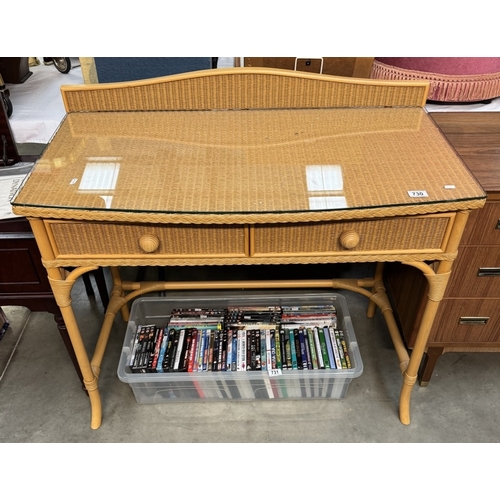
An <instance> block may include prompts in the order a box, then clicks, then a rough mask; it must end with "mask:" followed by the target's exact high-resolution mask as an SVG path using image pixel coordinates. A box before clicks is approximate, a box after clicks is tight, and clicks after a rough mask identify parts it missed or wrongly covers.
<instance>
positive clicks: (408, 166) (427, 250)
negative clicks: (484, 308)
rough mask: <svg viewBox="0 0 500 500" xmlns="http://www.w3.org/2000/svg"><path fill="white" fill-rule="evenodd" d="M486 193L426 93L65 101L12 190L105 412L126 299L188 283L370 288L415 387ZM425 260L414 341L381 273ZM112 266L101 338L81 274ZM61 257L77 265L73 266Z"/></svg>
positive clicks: (405, 400)
mask: <svg viewBox="0 0 500 500" xmlns="http://www.w3.org/2000/svg"><path fill="white" fill-rule="evenodd" d="M484 202H485V193H484V192H483V190H482V189H481V187H480V186H479V185H478V184H477V182H476V181H475V179H474V178H473V177H472V176H471V175H470V173H469V171H468V170H467V168H466V167H465V166H464V164H463V163H462V161H461V160H460V159H459V157H458V156H457V155H456V153H455V152H454V150H453V149H452V148H451V147H450V146H449V144H448V142H447V141H446V139H445V138H444V137H443V136H442V134H441V132H440V130H439V129H438V128H437V126H436V125H435V123H434V122H433V121H432V119H431V118H430V117H429V116H428V115H427V113H426V112H425V110H423V109H422V108H383V107H379V108H337V109H328V108H325V109H314V110H313V109H281V110H276V109H275V110H265V109H264V110H219V111H188V112H187V111H169V112H162V111H153V112H148V111H143V112H114V111H113V112H106V113H99V112H86V113H69V114H68V115H67V116H66V118H65V120H64V121H63V123H62V125H61V127H60V128H59V130H58V132H57V134H56V135H55V137H54V139H53V140H52V142H51V143H50V145H49V146H48V147H47V149H46V150H45V153H44V155H43V156H42V158H41V159H40V160H39V161H38V163H37V164H36V166H35V168H34V169H33V171H32V173H31V175H30V177H29V178H28V179H27V182H26V183H25V184H24V186H23V187H22V189H21V190H20V192H19V193H18V195H17V196H16V198H15V199H14V201H13V205H14V207H13V209H14V212H15V213H16V214H18V215H24V216H26V217H28V218H29V220H30V223H31V226H32V229H33V233H34V234H35V237H36V240H37V243H38V245H39V248H40V251H41V254H42V258H43V263H44V265H45V267H46V268H47V270H48V275H49V279H50V282H51V286H52V288H53V291H54V295H55V297H56V299H57V301H58V304H59V306H60V308H61V311H62V314H63V318H64V321H65V323H66V325H67V328H68V332H69V334H70V338H71V342H72V343H73V346H74V349H75V352H76V355H77V358H78V362H79V364H80V367H81V371H82V374H83V377H84V381H85V385H86V387H87V390H88V393H89V396H90V402H91V427H92V428H93V429H96V428H98V427H99V426H100V425H101V399H100V393H99V388H98V379H99V371H100V366H101V363H102V360H103V356H104V350H105V346H106V343H107V340H108V337H109V333H110V330H111V327H112V324H113V321H114V318H115V316H116V314H117V313H118V312H119V311H121V312H122V314H123V315H124V319H127V317H128V316H127V315H128V308H127V303H128V301H129V300H131V299H132V298H134V297H137V296H139V295H142V294H144V293H148V292H153V291H159V290H168V289H180V288H192V289H200V288H262V287H266V288H279V287H281V288H288V287H295V288H299V287H307V288H310V287H330V288H341V289H349V290H354V291H357V292H359V293H362V294H364V295H365V296H367V297H369V298H370V307H369V311H368V313H369V314H370V315H373V314H374V312H375V307H376V306H379V307H380V308H381V310H382V312H383V314H384V316H385V319H386V321H387V324H388V327H389V331H390V334H391V337H392V339H393V341H394V345H395V350H396V352H397V355H398V358H399V361H400V366H401V372H402V374H403V384H402V390H401V395H400V410H399V411H400V420H401V422H403V423H404V424H408V423H409V422H410V395H411V390H412V387H413V385H414V383H415V381H416V377H417V370H418V367H419V364H420V361H421V358H422V355H423V352H424V348H425V345H426V341H427V336H428V332H429V329H430V327H431V325H432V322H433V318H434V316H435V314H436V311H437V308H438V305H439V302H440V300H441V297H442V294H443V290H444V288H445V286H446V283H447V280H448V275H449V272H450V269H451V266H452V262H453V260H454V259H455V258H456V254H457V248H458V244H459V242H460V238H461V235H462V232H463V229H464V226H465V223H466V222H467V218H468V214H469V212H470V210H472V209H476V208H480V207H481V206H483V205H484ZM389 261H398V262H404V263H406V264H409V265H412V266H415V267H416V268H418V269H420V270H421V271H422V272H423V273H424V274H425V276H426V278H427V279H428V281H429V284H430V292H429V297H428V300H427V305H426V307H425V313H424V316H423V320H422V322H421V325H420V329H419V333H418V338H417V340H416V342H415V346H414V348H413V351H412V353H411V356H410V357H409V356H408V353H407V351H406V349H405V348H404V345H403V343H402V340H401V336H400V334H399V331H398V329H397V326H396V324H395V321H394V317H393V314H392V310H391V307H390V304H389V301H388V299H387V296H386V294H385V289H384V284H383V281H382V265H383V263H384V262H389ZM338 262H351V263H355V262H377V263H379V265H378V266H377V270H376V273H375V276H374V277H373V279H372V278H370V279H360V280H357V279H322V280H316V279H314V280H284V281H263V282H262V281H229V282H194V283H193V282H190V283H185V282H149V283H130V282H123V281H122V280H121V278H120V272H119V267H120V266H199V265H203V266H205V265H230V264H252V265H254V264H255V265H257V264H281V265H283V264H309V263H338ZM97 266H110V267H111V270H112V274H113V279H114V288H113V291H112V294H111V301H110V305H109V307H108V309H107V313H106V315H105V318H104V322H103V326H102V329H101V332H100V336H99V340H98V342H97V345H96V348H95V352H94V353H93V355H92V356H91V357H90V356H89V355H88V353H87V350H86V349H85V347H84V343H83V340H82V335H81V332H80V330H79V328H78V323H77V319H76V318H75V315H74V313H73V310H72V306H71V295H70V294H71V288H72V286H73V283H74V282H75V279H76V278H77V277H78V276H80V275H81V274H83V273H85V272H88V271H89V270H92V269H95V268H96V267H97ZM62 267H75V268H76V269H75V270H74V271H73V272H71V273H70V274H69V275H66V274H65V273H63V272H62V271H61V269H62Z"/></svg>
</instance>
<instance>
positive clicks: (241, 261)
mask: <svg viewBox="0 0 500 500" xmlns="http://www.w3.org/2000/svg"><path fill="white" fill-rule="evenodd" d="M456 257H457V253H438V252H435V253H434V252H432V253H424V254H420V253H408V254H404V253H403V254H384V253H380V254H378V253H377V254H373V255H371V254H365V255H351V254H349V253H347V252H346V253H344V254H341V255H340V254H339V255H333V256H312V257H283V256H280V257H254V258H253V257H247V258H241V257H236V258H208V259H200V258H191V259H187V258H183V259H169V258H163V259H162V258H154V257H153V258H144V259H139V258H133V259H127V258H119V259H113V258H105V257H103V258H101V259H99V258H92V259H87V258H85V259H84V258H81V257H80V258H78V257H75V258H64V259H56V260H50V261H47V260H45V261H43V265H44V266H45V267H46V268H57V267H64V266H102V267H106V266H116V267H119V266H133V267H134V266H231V265H258V264H262V265H264V264H283V265H286V264H335V263H349V262H351V263H361V262H416V261H417V262H424V261H428V260H443V261H453V260H455V259H456Z"/></svg>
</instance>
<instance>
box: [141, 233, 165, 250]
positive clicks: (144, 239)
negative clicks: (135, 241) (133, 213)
mask: <svg viewBox="0 0 500 500" xmlns="http://www.w3.org/2000/svg"><path fill="white" fill-rule="evenodd" d="M139 246H140V247H141V250H143V251H144V252H146V253H151V252H155V251H156V250H158V247H159V246H160V240H159V239H158V237H157V236H155V235H154V234H143V235H142V236H141V237H140V238H139Z"/></svg>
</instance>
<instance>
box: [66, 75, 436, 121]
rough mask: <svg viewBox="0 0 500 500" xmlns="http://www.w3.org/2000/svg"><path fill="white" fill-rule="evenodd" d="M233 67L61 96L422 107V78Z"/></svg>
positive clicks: (237, 104)
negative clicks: (348, 76) (381, 79)
mask: <svg viewBox="0 0 500 500" xmlns="http://www.w3.org/2000/svg"><path fill="white" fill-rule="evenodd" d="M234 71H237V70H233V71H231V72H227V71H219V72H218V71H214V70H212V71H210V72H200V73H199V75H198V74H195V73H191V74H189V75H187V76H186V75H182V76H176V77H171V78H159V79H151V80H143V81H139V82H128V83H127V84H122V85H106V84H101V85H88V86H85V87H83V86H81V87H79V88H78V87H76V86H73V87H64V88H63V96H64V100H65V104H66V109H67V111H68V112H72V111H155V110H214V109H274V108H323V107H338V106H341V107H346V106H347V107H360V106H422V105H423V104H424V103H425V97H426V95H427V87H426V84H425V83H421V84H420V85H419V84H416V82H411V83H410V84H406V85H405V84H404V82H396V83H395V82H376V81H373V80H371V81H370V80H368V79H366V80H365V81H363V80H362V79H360V80H355V79H354V80H349V79H341V78H334V77H328V76H325V75H321V76H320V75H308V74H302V73H297V72H287V71H283V72H282V73H281V74H273V73H272V72H268V73H265V72H264V73H262V72H260V73H259V72H251V71H249V70H248V69H246V70H245V69H242V70H240V71H241V72H236V73H235V72H234ZM275 72H276V71H275Z"/></svg>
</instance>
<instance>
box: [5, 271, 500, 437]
mask: <svg viewBox="0 0 500 500" xmlns="http://www.w3.org/2000/svg"><path fill="white" fill-rule="evenodd" d="M191 272H196V271H191ZM337 292H338V293H341V294H342V295H344V296H345V297H346V299H347V302H348V306H349V310H350V314H351V317H352V321H353V324H354V329H355V333H356V337H357V340H358V344H359V348H360V351H361V356H362V360H363V365H364V370H363V373H362V375H361V376H360V377H359V378H355V379H353V380H352V382H351V383H350V386H349V390H348V393H347V396H346V398H345V399H342V400H310V399H309V400H304V401H302V400H293V401H290V400H288V401H287V400H256V401H252V402H237V401H236V402H235V401H230V402H229V401H222V402H201V403H183V402H176V403H172V404H161V405H139V404H137V402H136V400H135V397H134V394H133V392H132V390H131V388H130V386H129V385H128V384H125V383H123V382H121V381H120V380H119V379H118V377H117V373H116V371H117V366H118V362H119V356H120V352H121V346H122V343H123V338H124V333H125V324H124V322H123V321H122V320H121V318H117V320H116V322H115V326H114V329H113V332H112V336H111V340H110V342H109V344H108V348H107V351H106V357H105V360H104V363H103V366H102V372H101V376H100V388H101V395H102V405H103V422H102V426H101V427H100V428H99V429H98V430H91V429H90V411H89V401H88V398H87V396H86V394H85V393H84V391H83V390H82V388H81V385H80V382H79V380H78V378H77V376H76V374H75V371H74V368H73V365H72V363H71V361H70V359H69V357H68V355H67V353H66V350H65V347H64V345H63V343H62V341H61V339H60V336H59V333H58V330H57V328H56V324H55V322H54V319H53V317H52V316H51V315H50V314H48V313H40V312H37V313H31V314H30V313H29V311H27V310H26V309H23V308H18V307H4V310H5V312H6V313H7V314H8V316H9V319H10V321H11V328H10V329H9V331H8V332H7V334H6V336H5V337H4V339H3V340H2V341H0V355H1V356H0V358H1V359H3V361H4V365H5V364H6V363H5V360H6V359H7V358H10V363H9V364H8V367H7V368H6V369H5V371H4V373H3V377H2V379H1V380H0V398H1V404H0V442H2V443H497V442H499V441H500V413H499V402H500V397H499V396H500V386H499V385H498V383H497V381H498V378H499V376H500V364H499V360H500V354H496V353H491V354H490V353H481V354H479V353H467V354H462V353H448V354H445V355H444V356H442V357H441V359H440V360H439V362H438V364H437V367H436V369H435V372H434V374H433V378H432V380H431V382H430V384H429V386H428V387H425V388H423V387H420V386H418V385H417V386H415V388H414V390H413V394H412V401H411V419H412V421H411V424H410V425H408V426H405V425H402V424H401V423H400V422H399V418H398V397H399V391H400V387H401V380H402V379H401V375H400V373H399V369H398V362H397V358H396V354H395V352H394V349H393V347H392V343H391V340H390V338H389V334H388V332H387V329H386V327H385V324H384V321H383V319H382V316H381V314H380V313H379V312H377V315H376V317H375V318H374V319H367V318H366V313H365V311H366V306H367V299H366V298H364V297H362V296H359V295H358V294H355V293H352V292H348V291H342V290H337ZM184 293H185V292H184ZM73 305H74V308H75V311H76V314H77V317H78V318H79V319H80V321H81V324H80V325H81V329H82V331H84V332H85V338H86V342H87V343H88V345H89V346H93V345H94V341H95V337H96V335H97V332H98V325H99V321H100V320H101V319H102V315H103V311H102V305H101V303H100V299H99V298H97V299H94V298H92V297H90V298H89V297H87V295H86V293H85V290H84V287H83V284H81V283H78V284H77V285H76V286H75V289H74V293H73ZM18 340H19V341H18ZM17 341H18V342H17ZM16 343H17V347H15V344H16ZM14 347H15V349H14ZM12 351H13V355H12V356H10V354H11V353H12ZM1 373H2V370H1V369H0V374H1Z"/></svg>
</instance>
